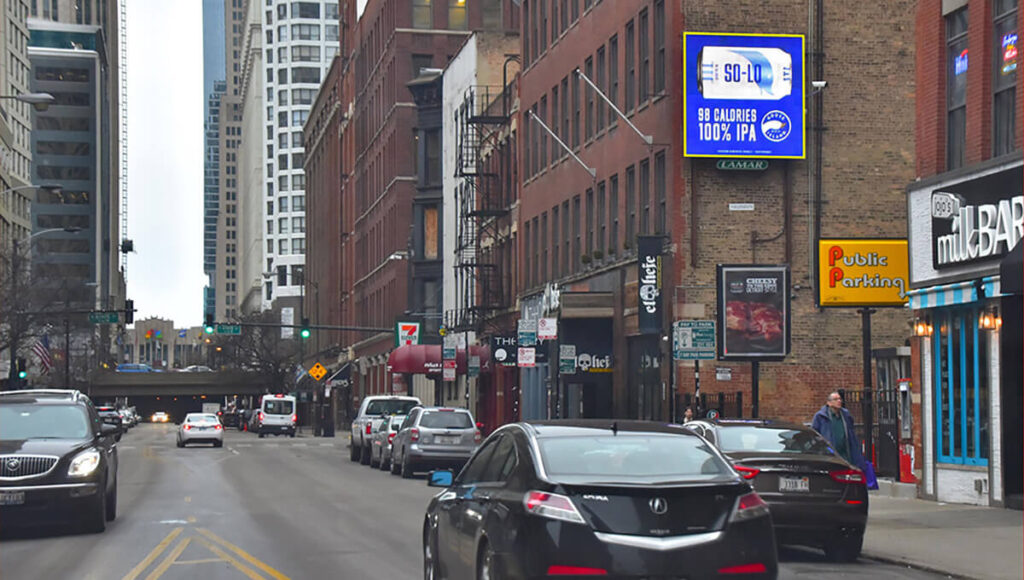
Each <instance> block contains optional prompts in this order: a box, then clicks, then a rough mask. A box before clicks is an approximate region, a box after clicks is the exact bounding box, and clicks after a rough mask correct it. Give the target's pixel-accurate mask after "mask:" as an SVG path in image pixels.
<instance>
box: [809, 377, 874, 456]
mask: <svg viewBox="0 0 1024 580" xmlns="http://www.w3.org/2000/svg"><path fill="white" fill-rule="evenodd" d="M811 427H813V428H814V430H815V431H817V432H818V433H820V434H821V436H822V437H824V438H825V440H827V441H828V442H829V443H831V444H832V448H833V449H835V451H836V453H838V454H839V455H840V456H842V458H843V459H845V460H846V461H848V462H849V463H850V464H852V465H855V466H857V467H858V468H860V469H864V454H863V452H862V451H861V448H860V441H858V440H857V433H856V432H855V431H854V430H853V417H852V416H851V415H850V412H849V411H847V410H846V408H845V407H843V398H842V397H841V396H840V395H839V393H838V392H832V393H829V395H828V398H827V399H826V400H825V405H824V406H823V407H822V408H821V410H819V411H818V412H817V413H815V414H814V421H813V422H812V423H811Z"/></svg>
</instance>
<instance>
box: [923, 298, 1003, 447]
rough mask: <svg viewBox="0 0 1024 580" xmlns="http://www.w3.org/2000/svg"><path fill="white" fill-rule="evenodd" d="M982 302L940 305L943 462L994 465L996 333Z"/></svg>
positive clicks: (938, 413)
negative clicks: (983, 322) (981, 323)
mask: <svg viewBox="0 0 1024 580" xmlns="http://www.w3.org/2000/svg"><path fill="white" fill-rule="evenodd" d="M979 314H980V312H979V310H978V309H977V308H958V309H949V310H936V311H935V317H934V320H933V322H932V327H933V328H934V333H933V336H932V345H933V355H934V356H933V359H934V360H933V364H934V365H935V369H934V376H935V381H934V383H935V403H936V404H935V423H936V435H937V437H936V448H937V450H938V461H939V463H956V464H961V465H988V458H989V442H988V437H989V433H990V430H989V384H990V381H991V377H990V373H989V363H990V361H989V356H990V353H991V352H992V345H991V341H992V336H993V335H992V333H990V332H989V331H987V330H983V329H979V328H978V317H979Z"/></svg>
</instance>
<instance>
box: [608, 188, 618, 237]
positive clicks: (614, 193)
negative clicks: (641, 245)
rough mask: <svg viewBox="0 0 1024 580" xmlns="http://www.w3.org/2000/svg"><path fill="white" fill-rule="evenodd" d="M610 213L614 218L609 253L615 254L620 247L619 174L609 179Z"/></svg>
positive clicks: (610, 233) (609, 233)
mask: <svg viewBox="0 0 1024 580" xmlns="http://www.w3.org/2000/svg"><path fill="white" fill-rule="evenodd" d="M608 189H609V191H608V215H609V216H611V218H612V229H611V231H610V232H608V253H609V254H614V253H616V252H618V248H619V176H618V175H613V176H612V177H611V179H609V180H608Z"/></svg>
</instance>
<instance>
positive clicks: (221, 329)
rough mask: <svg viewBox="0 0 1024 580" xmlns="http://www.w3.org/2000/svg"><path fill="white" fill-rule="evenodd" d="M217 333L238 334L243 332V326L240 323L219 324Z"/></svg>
mask: <svg viewBox="0 0 1024 580" xmlns="http://www.w3.org/2000/svg"><path fill="white" fill-rule="evenodd" d="M217 334H231V335H238V334H242V327H241V325H238V324H218V325H217Z"/></svg>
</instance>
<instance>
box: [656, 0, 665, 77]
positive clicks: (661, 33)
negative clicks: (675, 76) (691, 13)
mask: <svg viewBox="0 0 1024 580" xmlns="http://www.w3.org/2000/svg"><path fill="white" fill-rule="evenodd" d="M664 90H665V0H655V2H654V94H658V93H661V92H663V91H664Z"/></svg>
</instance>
